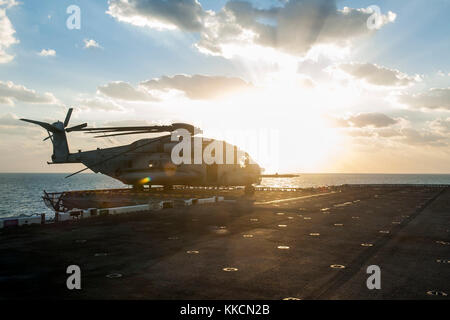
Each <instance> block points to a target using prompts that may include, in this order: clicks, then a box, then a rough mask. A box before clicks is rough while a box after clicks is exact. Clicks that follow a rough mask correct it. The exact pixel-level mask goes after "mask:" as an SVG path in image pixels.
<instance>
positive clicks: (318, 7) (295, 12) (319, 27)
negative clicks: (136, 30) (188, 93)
mask: <svg viewBox="0 0 450 320" xmlns="http://www.w3.org/2000/svg"><path fill="white" fill-rule="evenodd" d="M107 13H108V14H110V15H111V16H112V17H114V18H116V19H117V20H119V21H122V22H127V23H131V24H133V25H136V26H148V27H150V28H153V29H179V30H182V31H187V32H198V33H199V34H200V41H199V42H198V43H197V44H196V46H197V48H198V49H199V50H200V51H202V52H204V53H208V54H213V55H223V56H228V55H230V50H231V51H234V52H240V50H239V48H242V47H252V46H253V47H254V46H259V47H263V48H272V49H276V50H279V51H282V52H284V53H288V54H291V55H295V56H305V55H306V54H307V53H308V51H309V50H310V49H312V47H313V46H315V45H327V44H332V45H336V46H347V45H348V44H349V42H350V41H351V40H353V39H354V38H356V37H360V36H363V35H367V34H370V33H372V32H373V30H370V29H369V28H368V27H367V21H368V19H369V17H371V16H372V15H373V11H372V10H371V9H352V8H348V7H345V8H344V9H342V10H338V9H337V6H336V1H334V0H291V1H288V2H285V3H281V2H280V3H279V4H278V5H277V6H273V7H270V8H267V9H261V8H257V7H255V6H254V5H253V4H251V3H250V2H245V1H228V2H227V3H226V5H225V7H223V8H222V10H220V11H217V12H214V11H212V10H208V11H205V10H203V8H202V6H201V4H200V3H199V2H198V1H196V0H167V1H163V0H128V1H122V0H110V1H109V9H108V11H107ZM395 17H396V15H395V14H394V13H392V12H388V14H386V15H380V16H379V18H380V19H379V25H378V27H381V26H383V25H385V24H387V23H390V22H393V21H394V20H395ZM249 54H251V50H250V52H249Z"/></svg>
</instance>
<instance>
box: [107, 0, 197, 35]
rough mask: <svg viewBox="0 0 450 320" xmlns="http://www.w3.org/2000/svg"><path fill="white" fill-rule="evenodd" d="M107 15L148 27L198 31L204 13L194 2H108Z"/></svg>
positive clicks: (173, 0)
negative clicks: (168, 27)
mask: <svg viewBox="0 0 450 320" xmlns="http://www.w3.org/2000/svg"><path fill="white" fill-rule="evenodd" d="M108 4H109V8H108V11H107V13H108V14H110V15H111V16H113V17H114V18H116V19H117V20H119V21H124V22H128V23H131V24H135V25H148V26H150V27H156V28H158V26H159V27H162V26H163V25H165V26H173V27H177V28H179V29H181V30H186V31H200V30H201V29H202V28H203V18H204V16H205V15H206V12H205V11H204V10H203V8H202V6H201V4H200V3H199V2H198V1H196V0H128V1H122V0H110V1H109V2H108Z"/></svg>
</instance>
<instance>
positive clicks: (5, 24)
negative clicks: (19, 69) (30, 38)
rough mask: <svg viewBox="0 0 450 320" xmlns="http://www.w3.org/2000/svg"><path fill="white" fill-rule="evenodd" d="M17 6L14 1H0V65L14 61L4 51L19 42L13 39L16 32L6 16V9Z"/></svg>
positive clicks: (12, 56) (12, 57) (11, 56)
mask: <svg viewBox="0 0 450 320" xmlns="http://www.w3.org/2000/svg"><path fill="white" fill-rule="evenodd" d="M17 4H18V3H17V2H15V1H14V0H10V1H7V0H0V63H8V62H10V61H12V60H13V59H14V55H11V54H8V53H7V52H6V49H8V48H9V47H10V46H11V45H13V44H16V43H19V40H17V39H16V38H15V37H14V34H15V33H16V30H14V27H13V25H12V24H11V21H10V20H9V18H8V16H7V15H6V9H7V8H11V7H13V6H15V5H17Z"/></svg>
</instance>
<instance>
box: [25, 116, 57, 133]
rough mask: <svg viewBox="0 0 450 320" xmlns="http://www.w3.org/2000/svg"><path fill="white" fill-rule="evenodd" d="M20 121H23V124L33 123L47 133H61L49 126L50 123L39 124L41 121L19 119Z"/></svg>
mask: <svg viewBox="0 0 450 320" xmlns="http://www.w3.org/2000/svg"><path fill="white" fill-rule="evenodd" d="M20 120H21V121H25V122H29V123H33V124H37V125H38V126H41V127H42V128H44V129H46V130H47V131H50V132H53V133H55V132H62V130H61V129H58V128H57V127H55V126H53V125H51V124H50V123H47V122H41V121H36V120H29V119H20Z"/></svg>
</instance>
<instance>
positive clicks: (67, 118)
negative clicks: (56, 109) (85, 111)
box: [64, 108, 73, 128]
mask: <svg viewBox="0 0 450 320" xmlns="http://www.w3.org/2000/svg"><path fill="white" fill-rule="evenodd" d="M72 111H73V108H70V109H69V111H67V115H66V119H65V120H64V128H65V127H67V125H68V124H69V121H70V117H71V116H72Z"/></svg>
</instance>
